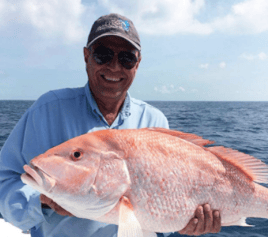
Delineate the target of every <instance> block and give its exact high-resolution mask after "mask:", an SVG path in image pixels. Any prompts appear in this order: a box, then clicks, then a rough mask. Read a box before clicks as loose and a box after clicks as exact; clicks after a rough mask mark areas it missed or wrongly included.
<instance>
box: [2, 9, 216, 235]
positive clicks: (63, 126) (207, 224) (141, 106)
mask: <svg viewBox="0 0 268 237" xmlns="http://www.w3.org/2000/svg"><path fill="white" fill-rule="evenodd" d="M140 51H141V46H140V40H139V36H138V33H137V31H136V29H135V27H134V25H133V23H132V22H131V21H130V20H129V19H127V18H125V17H123V16H120V15H118V14H110V15H107V16H103V17H100V18H99V19H98V20H97V21H96V22H95V23H94V24H93V26H92V29H91V32H90V34H89V37H88V43H87V46H86V47H85V48H84V59H85V63H86V71H87V75H88V83H87V84H86V85H85V87H82V88H73V89H61V90H56V91H50V92H48V93H46V94H44V95H43V96H41V97H40V98H39V99H38V100H37V101H36V102H35V103H34V104H33V105H32V106H31V107H30V108H29V109H28V110H27V112H26V113H25V114H24V115H23V117H22V118H21V119H20V121H19V122H18V124H17V125H16V127H15V128H14V130H13V131H12V133H11V134H10V136H9V138H8V139H7V141H6V143H5V145H4V146H3V148H2V151H1V154H0V193H1V195H0V212H1V213H2V215H3V217H4V218H5V220H6V221H8V222H10V223H12V224H13V225H15V226H17V227H19V228H21V229H22V230H23V231H26V230H29V229H30V231H31V235H32V236H38V237H40V236H49V237H52V236H91V237H93V236H94V237H96V236H106V237H109V236H111V237H112V236H116V234H117V226H115V225H107V224H105V223H99V222H96V221H92V220H87V219H79V218H76V217H74V216H72V214H71V213H68V212H67V211H65V210H64V209H62V208H61V207H60V206H58V205H57V204H56V203H54V202H53V200H51V199H49V198H47V197H46V196H44V195H41V196H40V194H39V193H38V192H37V191H35V190H33V189H32V188H31V187H29V186H28V185H24V184H23V183H22V182H21V180H20V175H21V174H22V173H23V172H24V171H23V168H22V167H23V165H25V164H28V163H29V162H30V160H31V159H32V158H34V157H35V156H37V155H39V154H41V153H43V152H45V151H46V150H48V149H50V148H51V147H53V146H56V145H58V144H60V143H62V142H64V141H66V140H68V139H71V138H73V137H75V136H78V135H81V134H84V133H87V132H92V131H96V130H101V129H126V128H143V127H164V128H168V122H167V119H166V118H165V116H164V115H163V114H162V113H161V112H160V111H159V110H157V109H156V108H154V107H152V106H150V105H148V104H146V103H145V102H142V101H140V100H136V99H134V98H132V97H131V96H130V95H129V93H128V92H127V91H128V89H129V87H130V86H131V84H132V82H133V80H134V78H135V75H136V72H137V69H138V67H139V64H140V61H141V54H140ZM195 215H196V217H195V218H193V219H192V220H191V221H190V222H189V224H188V225H187V226H186V227H185V228H184V229H183V230H181V231H180V233H181V234H192V235H193V234H194V235H199V234H203V233H207V232H218V231H219V229H220V216H219V212H218V211H214V212H212V210H210V207H209V205H208V204H206V205H204V206H200V207H198V208H197V210H196V213H195Z"/></svg>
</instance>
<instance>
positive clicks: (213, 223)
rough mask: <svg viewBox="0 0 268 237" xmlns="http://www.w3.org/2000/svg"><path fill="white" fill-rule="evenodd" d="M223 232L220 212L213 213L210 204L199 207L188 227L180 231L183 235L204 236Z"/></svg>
mask: <svg viewBox="0 0 268 237" xmlns="http://www.w3.org/2000/svg"><path fill="white" fill-rule="evenodd" d="M220 230H221V217H220V212H219V211H212V210H211V209H210V206H209V204H205V205H203V206H199V207H198V208H197V209H196V211H195V217H194V218H192V219H191V220H190V221H189V223H188V224H187V226H186V227H185V228H184V229H182V230H180V231H179V233H180V234H181V235H202V234H207V233H218V232H220Z"/></svg>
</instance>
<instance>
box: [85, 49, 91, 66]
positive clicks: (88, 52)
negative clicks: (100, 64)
mask: <svg viewBox="0 0 268 237" xmlns="http://www.w3.org/2000/svg"><path fill="white" fill-rule="evenodd" d="M89 56H90V49H88V48H86V47H84V60H85V63H88V60H89Z"/></svg>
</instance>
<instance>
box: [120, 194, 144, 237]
mask: <svg viewBox="0 0 268 237" xmlns="http://www.w3.org/2000/svg"><path fill="white" fill-rule="evenodd" d="M117 236H118V237H143V230H142V229H141V225H140V223H139V221H138V220H137V218H136V216H135V215H134V212H133V206H132V204H131V202H130V201H129V199H128V198H127V197H124V196H123V197H122V198H121V199H120V207H119V224H118V234H117Z"/></svg>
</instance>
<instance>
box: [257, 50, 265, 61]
mask: <svg viewBox="0 0 268 237" xmlns="http://www.w3.org/2000/svg"><path fill="white" fill-rule="evenodd" d="M258 58H259V59H260V60H265V59H266V58H267V55H266V54H265V53H263V52H261V53H259V54H258Z"/></svg>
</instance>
